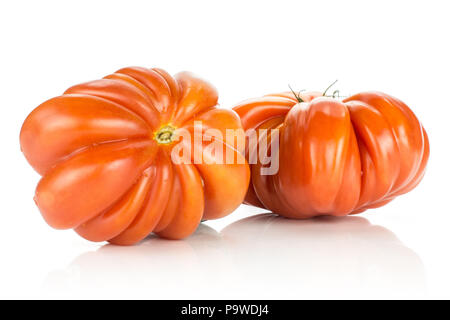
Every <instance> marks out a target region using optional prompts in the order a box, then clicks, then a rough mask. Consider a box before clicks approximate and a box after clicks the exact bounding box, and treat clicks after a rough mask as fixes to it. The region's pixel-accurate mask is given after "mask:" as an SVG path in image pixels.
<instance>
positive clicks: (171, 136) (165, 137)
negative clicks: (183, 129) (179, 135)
mask: <svg viewBox="0 0 450 320" xmlns="http://www.w3.org/2000/svg"><path fill="white" fill-rule="evenodd" d="M176 129H177V128H175V127H174V126H172V125H171V124H167V125H164V126H162V127H160V128H159V129H158V130H156V131H155V132H154V134H153V139H155V140H156V142H158V144H170V143H172V142H173V141H175V139H176V134H175V130H176Z"/></svg>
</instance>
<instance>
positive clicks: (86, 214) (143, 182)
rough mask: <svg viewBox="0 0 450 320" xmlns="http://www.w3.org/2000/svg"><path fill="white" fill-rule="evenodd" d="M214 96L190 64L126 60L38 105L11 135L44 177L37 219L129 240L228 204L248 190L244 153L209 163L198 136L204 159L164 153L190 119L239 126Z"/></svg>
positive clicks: (186, 231) (168, 234) (178, 228)
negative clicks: (184, 67) (145, 64)
mask: <svg viewBox="0 0 450 320" xmlns="http://www.w3.org/2000/svg"><path fill="white" fill-rule="evenodd" d="M217 99H218V95H217V91H216V89H215V88H214V87H212V86H211V85H210V84H209V83H208V82H205V81H204V80H201V79H199V78H197V77H195V76H193V75H192V74H190V73H186V72H184V73H179V74H178V75H176V76H175V77H172V76H170V75H169V74H168V73H167V72H165V71H164V70H161V69H146V68H139V67H130V68H124V69H121V70H119V71H117V72H115V73H114V74H111V75H109V76H106V77H105V78H103V79H101V80H96V81H91V82H87V83H84V84H80V85H76V86H74V87H71V88H69V89H68V90H67V91H66V92H65V93H64V94H63V95H62V96H59V97H56V98H53V99H50V100H48V101H46V102H44V103H43V104H41V105H40V106H38V107H37V108H36V109H35V110H34V111H33V112H31V114H30V115H29V116H28V117H27V119H26V120H25V122H24V124H23V127H22V130H21V133H20V143H21V148H22V151H23V153H24V155H25V157H26V159H27V160H28V162H29V163H30V164H31V165H32V166H33V168H34V169H35V170H36V171H37V172H38V173H39V174H41V175H42V176H43V177H42V179H41V180H40V182H39V184H38V186H37V189H36V195H35V202H36V204H37V206H38V207H39V209H40V211H41V213H42V215H43V217H44V219H45V220H46V221H47V222H48V224H49V225H51V226H52V227H54V228H58V229H69V228H74V229H75V230H76V232H77V233H78V234H80V235H81V236H83V237H84V238H86V239H88V240H92V241H104V240H108V241H110V242H111V243H115V244H121V245H130V244H134V243H136V242H138V241H140V240H142V239H143V238H145V237H146V236H147V235H149V234H150V233H151V232H155V233H156V234H158V235H160V236H162V237H165V238H170V239H180V238H184V237H186V236H189V235H190V234H191V233H192V232H194V230H195V229H196V228H197V226H198V224H199V223H200V221H201V220H202V219H215V218H220V217H223V216H225V215H227V214H229V213H231V212H232V211H233V210H234V209H235V208H236V207H237V206H239V205H240V203H241V202H242V200H243V199H244V196H245V193H246V191H247V187H248V182H249V179H250V171H249V168H248V165H247V164H246V162H245V159H244V161H236V163H220V161H216V162H214V160H215V159H214V157H215V155H214V154H213V153H212V152H211V151H210V149H208V148H207V147H206V146H205V144H203V143H202V144H201V145H200V149H201V150H200V152H201V153H202V154H203V158H209V160H211V161H203V162H201V163H193V162H192V163H184V162H181V163H178V162H177V163H175V162H174V161H173V159H172V157H171V150H172V149H173V148H174V146H175V145H177V144H179V143H182V142H183V143H185V142H186V139H184V140H183V139H179V140H177V139H176V138H177V134H176V133H177V130H180V129H181V128H184V129H186V130H188V131H189V130H191V131H192V130H193V129H192V128H193V123H194V121H200V122H201V124H202V128H203V130H207V129H208V128H213V129H215V130H219V131H221V132H223V131H225V130H226V129H241V123H240V120H239V117H238V116H237V114H236V113H235V112H233V111H232V110H225V109H218V108H217ZM241 131H242V130H241ZM242 132H243V131H242ZM216 140H217V139H216ZM215 142H216V143H217V142H218V141H215ZM219 143H222V145H223V148H224V149H227V151H228V152H231V153H232V154H234V155H235V157H236V158H239V157H241V158H243V157H244V156H243V155H242V154H241V153H240V152H239V151H238V150H236V148H235V147H234V146H232V145H229V144H225V143H224V142H223V141H219ZM192 148H194V145H192ZM195 148H197V147H195ZM197 151H198V150H197Z"/></svg>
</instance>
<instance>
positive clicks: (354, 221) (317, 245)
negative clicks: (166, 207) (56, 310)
mask: <svg viewBox="0 0 450 320" xmlns="http://www.w3.org/2000/svg"><path fill="white" fill-rule="evenodd" d="M44 287H45V290H46V291H47V292H49V293H53V294H55V293H57V292H62V294H66V295H70V294H74V292H78V293H79V292H85V293H86V296H87V297H116V298H120V297H127V298H160V299H164V298H172V299H175V298H203V299H204V298H223V299H227V298H275V299H276V298H346V297H349V298H364V297H384V298H388V297H420V296H422V295H423V293H424V291H425V275H424V268H423V264H422V262H421V260H420V258H419V257H418V255H417V254H416V253H414V251H412V250H411V249H409V248H407V247H406V246H404V245H403V244H402V243H401V241H400V240H399V239H398V238H397V237H396V236H395V234H393V233H392V232H391V231H389V230H387V229H385V228H383V227H380V226H374V225H371V224H370V223H369V221H368V220H367V219H365V218H362V217H345V218H332V217H323V218H317V219H312V220H305V221H296V220H288V219H284V218H281V217H277V216H274V215H272V214H261V215H257V216H252V217H249V218H246V219H242V220H239V221H237V222H235V223H232V224H231V225H229V226H227V227H226V228H225V229H223V230H222V231H221V232H220V233H218V232H217V231H215V230H214V229H212V228H211V227H209V226H207V225H205V224H202V225H200V227H199V228H198V230H197V231H196V233H195V234H194V235H192V236H191V237H190V238H188V239H186V240H183V241H169V240H163V239H160V238H156V237H153V236H151V237H149V238H148V239H146V240H145V241H143V242H142V243H141V244H139V245H136V246H133V247H118V246H112V245H105V246H103V247H101V248H100V249H98V250H97V251H93V252H87V253H84V254H82V255H80V256H79V257H77V258H75V260H74V261H73V262H72V263H71V264H70V266H69V267H67V268H65V269H64V270H59V271H55V272H52V273H51V274H49V276H48V277H47V279H46V281H45V285H44Z"/></svg>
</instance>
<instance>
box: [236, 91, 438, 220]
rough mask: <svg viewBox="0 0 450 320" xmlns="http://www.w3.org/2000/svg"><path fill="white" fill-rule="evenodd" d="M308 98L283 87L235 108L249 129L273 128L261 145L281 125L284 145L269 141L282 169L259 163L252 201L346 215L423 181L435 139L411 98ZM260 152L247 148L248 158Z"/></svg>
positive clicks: (301, 215)
mask: <svg viewBox="0 0 450 320" xmlns="http://www.w3.org/2000/svg"><path fill="white" fill-rule="evenodd" d="M300 98H301V100H303V102H300V103H299V102H298V100H297V99H296V97H295V96H294V95H293V94H292V93H280V94H273V95H268V96H264V97H261V98H256V99H250V100H246V101H243V102H241V103H240V104H238V105H236V106H235V107H234V110H235V111H236V112H237V113H238V114H239V116H240V117H241V120H242V124H243V127H244V129H245V130H248V129H255V130H257V131H258V130H259V129H268V130H269V131H268V134H267V135H266V136H269V139H267V138H266V136H264V135H259V137H258V148H259V147H260V145H261V143H262V142H263V141H271V140H270V136H271V132H273V131H272V130H274V129H277V130H279V131H278V132H279V145H278V146H277V145H276V144H274V143H271V144H269V145H270V152H271V154H272V157H278V159H279V170H278V172H276V173H275V174H273V175H263V174H261V168H262V167H264V166H267V164H265V165H264V164H262V163H261V162H260V161H258V162H257V163H254V164H251V171H252V179H251V183H250V187H249V190H248V193H247V195H246V199H245V203H247V204H251V205H254V206H259V207H262V208H266V209H269V210H271V211H273V212H275V213H278V214H280V215H283V216H285V217H289V218H297V219H305V218H311V217H314V216H321V215H332V216H345V215H348V214H355V213H360V212H362V211H365V210H366V209H369V208H376V207H379V206H382V205H384V204H386V203H388V202H390V201H391V200H392V199H394V198H395V197H397V196H398V195H400V194H403V193H406V192H408V191H410V190H411V189H413V188H414V187H415V186H416V185H417V184H418V183H419V182H420V180H421V179H422V177H423V175H424V172H425V167H426V164H427V161H428V157H429V152H430V150H429V142H428V137H427V133H426V131H425V129H424V128H423V127H422V125H421V124H420V122H419V121H418V120H417V118H416V116H415V115H414V114H413V112H412V111H411V110H410V109H409V108H408V107H407V106H406V105H405V104H404V103H403V102H401V101H400V100H398V99H396V98H394V97H392V96H389V95H387V94H384V93H380V92H364V93H360V94H356V95H354V96H351V97H349V98H346V99H345V100H343V101H340V100H337V99H334V98H330V97H324V96H322V94H321V93H318V92H309V93H305V94H301V95H300ZM272 134H273V133H272ZM263 138H264V139H267V140H262V139H263ZM256 150H257V148H254V147H253V148H252V147H248V146H247V148H246V156H247V159H250V158H252V157H251V155H252V153H254V152H256ZM253 158H254V157H253Z"/></svg>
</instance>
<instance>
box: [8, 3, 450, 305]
mask: <svg viewBox="0 0 450 320" xmlns="http://www.w3.org/2000/svg"><path fill="white" fill-rule="evenodd" d="M449 12H450V6H449V2H448V1H445V0H443V1H431V0H428V1H411V0H410V1H392V0H388V1H381V0H377V1H317V0H315V1H281V0H277V1H270V2H266V1H261V0H260V1H244V0H240V1H230V0H228V1H193V0H190V1H155V2H153V1H131V0H127V1H112V0H109V1H80V0H78V1H71V2H69V1H28V2H25V1H18V0H16V1H2V2H1V4H0V58H1V59H0V98H1V99H0V104H1V112H2V116H1V120H0V121H1V125H0V130H1V137H2V146H1V150H2V153H1V157H0V161H1V166H0V170H1V180H0V195H1V205H2V206H1V212H0V249H1V251H0V298H274V299H281V298H450V292H449V285H450V272H449V270H450V248H449V245H450V210H449V207H448V203H449V198H450V196H449V192H450V191H449V187H448V182H449V181H450V174H449V173H450V172H449V171H450V170H449V164H450V159H449V147H450V145H449V138H450V136H449V129H450V123H449V117H450V105H449V101H450V99H449V95H450V83H449V82H450V81H449V80H450V64H449V57H450V41H449V32H450V19H449ZM130 65H138V66H147V67H161V68H164V69H166V70H167V71H169V72H171V73H176V72H178V71H181V70H189V71H193V72H195V73H197V74H199V75H200V76H202V77H204V78H206V79H208V80H209V81H211V82H212V83H213V84H214V85H215V86H216V87H217V88H218V89H219V93H220V103H221V105H222V106H223V107H225V108H230V107H231V106H232V105H233V103H237V102H239V101H240V100H242V99H245V98H249V97H255V96H260V95H263V94H267V93H271V92H278V91H284V90H286V89H287V85H288V84H291V85H292V86H293V87H294V88H298V89H314V90H322V89H324V88H325V87H326V86H327V85H328V84H330V83H331V82H332V81H334V80H335V79H339V83H338V86H337V87H338V88H339V89H340V90H341V92H342V93H344V94H351V93H357V92H359V91H362V90H379V91H385V92H387V93H390V94H392V95H394V96H396V97H398V98H400V99H402V100H404V101H405V102H406V103H407V104H408V105H410V107H411V108H412V109H413V111H414V112H415V113H416V115H417V116H418V117H419V119H420V120H421V121H422V123H423V124H424V126H425V128H426V129H427V131H428V133H429V136H430V142H431V158H430V161H429V164H428V170H427V173H426V175H425V179H424V180H423V181H422V183H421V184H420V185H419V186H418V188H416V189H415V190H414V191H412V192H411V193H409V194H407V195H404V196H402V197H400V198H398V199H396V200H395V201H394V202H392V203H391V204H389V205H387V206H385V207H383V208H381V209H377V210H372V211H369V212H367V213H365V214H362V215H360V216H358V217H352V218H343V219H328V218H325V219H315V220H312V221H287V220H284V219H279V218H273V217H267V216H262V217H258V218H253V220H250V221H247V220H242V219H243V218H245V217H247V216H250V215H253V214H257V213H261V212H263V211H262V210H257V209H254V208H250V207H247V206H241V207H240V208H239V209H238V210H237V211H236V212H235V213H233V214H232V215H230V216H228V217H227V218H225V219H222V220H218V221H213V222H208V223H206V225H205V226H202V227H201V228H200V229H199V231H198V232H197V233H196V234H195V235H194V236H192V237H191V238H189V239H188V240H185V241H166V240H160V239H156V238H151V239H148V240H146V241H144V242H143V243H142V244H141V245H138V246H134V247H113V246H105V244H104V243H102V244H96V243H90V242H87V241H85V240H83V239H81V238H80V237H78V236H77V235H76V234H75V233H74V232H72V231H55V230H52V229H51V228H50V227H48V226H47V225H46V224H45V223H44V221H43V219H42V218H41V216H40V214H39V211H38V209H37V208H36V207H35V205H34V203H33V200H32V198H33V194H34V188H35V185H36V184H37V182H38V180H39V176H38V175H37V174H36V173H35V172H34V171H33V170H32V169H31V167H30V166H29V165H28V163H27V162H26V161H25V159H24V157H23V156H22V154H21V152H20V149H19V131H20V126H21V124H22V122H23V120H24V119H25V117H26V116H27V114H28V113H29V112H30V111H31V110H32V109H33V108H35V107H36V106H37V105H38V104H40V103H41V102H43V101H45V100H46V99H48V98H51V97H53V96H57V95H59V94H61V93H62V92H63V91H64V90H65V89H66V88H67V87H69V86H71V85H73V84H77V83H80V82H84V81H88V80H93V79H97V78H101V77H103V76H105V75H107V74H109V73H112V72H114V71H115V70H117V69H119V68H121V67H125V66H130Z"/></svg>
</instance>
